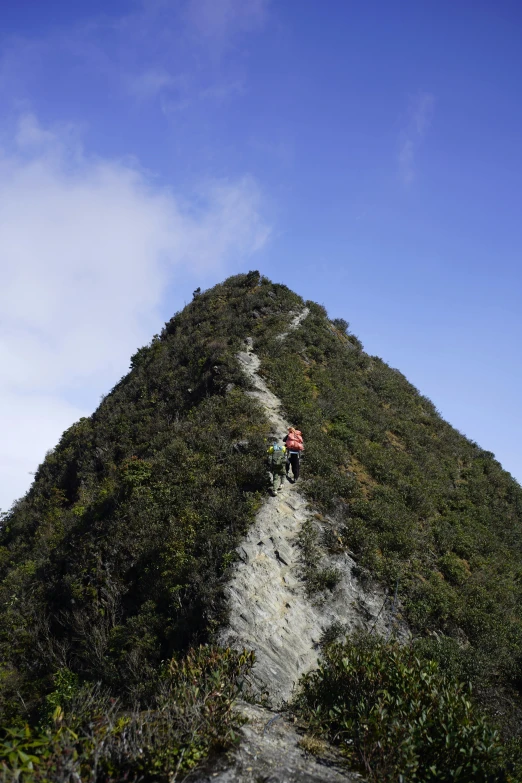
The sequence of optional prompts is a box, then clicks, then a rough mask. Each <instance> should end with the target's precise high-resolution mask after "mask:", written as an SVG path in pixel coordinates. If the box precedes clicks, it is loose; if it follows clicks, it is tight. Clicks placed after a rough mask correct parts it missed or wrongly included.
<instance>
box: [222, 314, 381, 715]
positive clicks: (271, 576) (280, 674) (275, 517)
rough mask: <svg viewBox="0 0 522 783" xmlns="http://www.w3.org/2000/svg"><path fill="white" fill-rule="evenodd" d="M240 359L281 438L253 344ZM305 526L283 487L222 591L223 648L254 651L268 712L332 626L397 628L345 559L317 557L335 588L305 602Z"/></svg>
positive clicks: (298, 505)
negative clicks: (331, 572) (225, 611)
mask: <svg viewBox="0 0 522 783" xmlns="http://www.w3.org/2000/svg"><path fill="white" fill-rule="evenodd" d="M306 315H307V311H306V310H305V311H303V312H302V313H300V314H298V315H296V316H295V317H294V319H293V320H292V322H291V324H290V325H289V330H288V332H286V333H284V334H283V335H282V337H283V339H284V337H285V336H286V335H287V334H288V333H289V331H290V330H291V329H295V328H298V327H299V326H300V325H301V323H302V322H303V320H304V319H305V318H306ZM238 359H239V362H240V364H241V366H242V368H243V371H244V372H245V374H246V375H247V376H248V378H249V379H250V381H251V383H252V385H253V387H254V388H253V390H252V391H250V392H248V393H249V394H251V395H252V396H253V397H255V398H256V399H257V400H258V401H259V402H260V404H261V405H262V407H263V409H264V411H265V413H266V415H267V417H268V419H269V420H270V422H271V424H272V430H273V433H274V434H277V435H279V436H282V435H284V434H285V432H286V430H287V428H288V422H287V420H286V418H285V415H284V412H283V411H282V410H281V404H280V401H279V399H278V397H276V395H275V394H273V393H272V392H271V391H270V389H269V388H268V386H267V385H266V383H265V381H264V380H263V379H262V378H261V377H260V375H259V372H258V370H259V365H260V361H259V358H258V357H257V356H256V354H255V352H254V350H253V341H252V339H251V338H247V340H246V341H245V350H244V351H242V352H241V353H240V354H239V355H238ZM307 520H310V521H311V522H312V524H314V525H316V526H317V524H318V523H317V522H316V520H315V519H314V515H313V511H312V509H311V508H310V507H309V505H308V503H307V501H306V499H305V497H304V496H303V495H302V494H301V492H300V491H299V484H290V483H287V484H286V485H285V487H284V488H283V490H282V491H281V492H278V493H277V496H276V497H268V498H267V500H266V502H265V504H264V505H263V508H262V509H261V510H260V512H259V513H258V516H257V519H256V522H255V524H254V526H253V527H252V528H251V530H250V531H249V533H248V535H247V536H246V538H245V540H244V541H243V543H242V544H241V545H240V547H239V548H238V550H237V553H238V556H239V562H238V564H237V567H236V569H235V572H234V575H233V578H232V580H231V581H230V583H229V584H228V586H227V588H226V597H227V601H228V608H229V617H230V619H229V625H228V627H227V628H226V629H225V630H224V631H223V632H222V634H221V642H222V643H223V644H226V645H230V646H233V647H239V648H242V647H246V648H248V649H253V650H255V653H256V665H255V667H254V672H253V680H254V682H253V684H254V687H255V690H256V691H257V692H259V693H263V694H265V695H266V696H268V698H269V700H270V702H271V703H272V704H274V705H279V704H281V703H283V702H285V701H287V700H289V699H290V698H291V696H292V691H293V689H294V688H295V685H296V683H297V681H298V680H299V678H300V676H301V675H302V674H303V673H304V672H306V671H309V670H310V669H311V668H312V667H314V666H315V665H316V663H317V659H318V653H319V650H320V641H321V637H322V636H323V634H324V633H325V632H327V631H328V629H329V628H331V627H332V626H335V627H338V628H342V629H343V630H345V631H346V632H347V633H349V632H351V631H353V630H354V629H356V628H361V627H374V628H375V630H376V632H379V633H382V634H388V632H389V630H390V628H391V625H392V623H393V624H396V619H395V616H392V614H394V613H392V612H390V609H389V607H388V606H387V605H386V603H387V602H386V596H385V594H384V593H383V592H382V591H381V590H380V589H378V588H377V587H367V586H365V587H363V586H362V585H361V584H360V582H359V581H358V580H357V579H356V578H355V575H354V570H355V566H356V564H355V561H354V560H353V559H352V558H351V557H350V556H349V555H348V554H344V553H343V554H340V555H335V556H332V555H328V554H327V553H326V552H325V553H324V554H323V557H322V562H321V566H322V567H324V566H329V567H335V569H336V571H337V572H338V577H339V579H338V583H337V585H336V586H335V587H334V589H333V590H331V591H330V590H326V591H325V592H324V593H321V594H320V595H318V596H315V597H314V599H312V598H310V597H309V594H308V591H307V585H306V582H305V580H304V578H303V563H302V559H301V550H300V547H299V544H298V538H299V533H300V531H301V529H302V527H303V524H304V523H305V522H306V521H307Z"/></svg>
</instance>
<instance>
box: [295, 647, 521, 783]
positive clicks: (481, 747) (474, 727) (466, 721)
mask: <svg viewBox="0 0 522 783" xmlns="http://www.w3.org/2000/svg"><path fill="white" fill-rule="evenodd" d="M295 708H296V709H297V710H298V711H299V712H300V713H301V715H302V716H303V717H304V718H305V719H306V720H307V721H309V723H310V726H311V728H312V729H314V730H315V732H316V733H317V734H319V735H321V734H323V735H326V736H328V737H329V738H330V740H332V741H333V742H334V743H335V744H337V745H339V746H340V748H341V749H342V752H343V753H344V755H345V756H346V757H347V759H349V761H351V762H352V763H355V764H357V765H358V766H359V767H360V768H361V770H362V771H363V772H364V774H365V775H366V776H367V777H368V779H369V780H370V781H372V782H373V781H374V782H375V783H377V781H379V783H382V782H383V781H389V782H390V783H392V781H393V782H394V783H395V781H399V782H400V783H428V781H442V780H444V781H448V782H449V781H451V782H452V783H453V781H458V783H501V781H509V780H513V781H514V780H515V778H510V777H509V775H508V774H507V773H506V771H505V769H506V764H505V762H506V759H505V755H504V751H503V750H502V747H501V745H500V743H499V739H498V735H497V732H496V731H495V730H494V729H493V728H491V727H490V726H489V724H488V723H487V721H486V720H485V719H484V718H483V717H482V715H480V714H479V713H478V712H477V710H476V708H475V707H474V705H473V703H472V697H471V688H470V686H469V685H465V684H464V683H462V682H459V681H458V680H454V679H451V678H449V677H448V676H446V675H445V674H444V673H443V672H442V671H441V670H440V668H439V666H438V664H437V663H436V662H435V661H427V660H425V659H422V658H420V657H418V656H417V655H416V651H415V645H414V644H413V645H409V646H400V645H399V644H397V643H396V642H391V643H387V642H385V641H383V640H382V639H378V638H376V637H373V636H371V635H368V634H364V635H363V634H361V635H359V636H357V637H355V638H353V639H352V640H349V641H348V640H347V641H345V642H342V643H339V642H335V643H333V644H331V645H329V646H327V647H326V649H325V651H324V657H323V660H322V662H321V664H320V666H319V668H318V669H317V670H316V671H314V672H312V673H310V674H307V675H305V676H304V677H303V679H302V681H301V691H300V694H299V696H298V698H297V700H296V703H295Z"/></svg>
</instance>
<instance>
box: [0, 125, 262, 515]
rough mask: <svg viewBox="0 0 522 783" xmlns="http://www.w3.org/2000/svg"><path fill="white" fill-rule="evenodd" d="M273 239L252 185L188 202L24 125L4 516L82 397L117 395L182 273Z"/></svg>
mask: <svg viewBox="0 0 522 783" xmlns="http://www.w3.org/2000/svg"><path fill="white" fill-rule="evenodd" d="M71 139H72V140H73V141H71ZM268 233H269V232H268V228H267V227H266V225H265V224H264V222H263V220H262V218H261V217H260V195H259V191H258V188H257V187H256V184H255V182H253V181H252V180H251V179H249V178H243V179H241V180H239V181H220V182H211V183H206V184H204V185H202V186H201V187H200V189H199V191H198V192H197V193H196V194H195V195H194V198H193V199H192V201H190V202H188V201H187V200H181V199H179V198H177V197H176V196H175V195H174V194H173V193H172V192H171V191H169V190H167V189H163V188H160V187H158V186H157V185H156V184H155V183H154V182H153V180H152V178H151V177H150V176H148V175H147V174H146V173H144V172H143V171H141V170H140V169H139V168H138V167H137V166H136V165H132V164H131V163H129V162H125V161H118V160H104V159H98V158H92V157H88V156H86V155H85V154H84V153H83V152H82V149H81V145H79V144H78V143H77V140H75V134H74V133H71V130H70V129H65V131H63V132H62V130H58V131H49V130H48V129H43V128H41V127H40V125H39V124H38V122H37V121H36V120H35V118H34V117H31V116H28V117H24V118H22V120H21V122H20V124H19V126H18V129H17V132H16V135H15V141H14V143H13V145H12V146H11V148H10V151H9V152H4V153H3V154H2V155H0V264H1V286H0V312H1V313H2V319H1V323H0V367H2V373H1V376H0V431H1V432H2V439H1V445H0V466H1V467H2V474H1V477H0V508H2V507H3V508H5V507H6V505H9V504H10V502H11V501H12V500H13V498H14V497H16V494H17V493H19V492H20V486H19V483H20V482H18V484H17V483H16V481H14V479H13V475H14V474H15V473H16V475H18V476H19V475H21V474H20V471H22V474H23V475H24V476H26V478H27V481H29V478H30V477H29V476H27V472H28V471H30V470H34V469H35V466H36V465H37V464H38V462H39V461H41V459H42V458H43V456H44V452H45V450H46V449H48V448H51V447H52V446H54V445H55V442H56V440H57V438H58V437H59V435H60V434H61V431H62V430H63V428H64V426H66V425H67V424H70V423H72V422H73V421H74V420H75V419H76V418H77V417H78V415H81V413H82V411H81V410H80V407H81V406H78V405H76V404H74V402H73V403H71V400H74V399H75V394H76V398H78V397H77V395H78V390H81V392H82V395H83V397H84V398H85V396H86V395H87V396H89V394H90V395H91V397H92V395H95V396H94V397H93V398H94V399H95V398H96V396H99V394H100V393H101V392H102V391H107V389H108V388H109V387H110V386H111V385H112V384H113V383H114V382H115V381H116V380H118V378H119V377H120V376H121V374H122V373H123V372H125V371H126V369H127V366H128V358H129V356H130V354H131V353H133V352H134V351H135V349H136V348H137V347H138V346H140V345H142V344H143V343H144V342H147V341H148V340H149V339H150V337H151V336H152V334H153V332H154V331H157V328H158V324H159V322H160V317H159V307H160V304H161V299H162V295H163V292H164V291H165V288H166V286H167V285H168V284H171V283H172V281H173V278H175V271H176V269H178V270H188V271H189V273H190V274H192V275H193V276H194V277H195V278H197V277H198V275H201V274H203V273H205V272H208V271H209V270H220V274H224V270H225V268H227V267H229V266H230V265H231V264H233V263H234V262H237V260H238V259H239V258H244V257H245V256H248V254H250V253H253V252H255V251H256V250H257V249H259V248H260V247H261V246H262V245H263V244H264V243H265V242H266V240H267V237H268ZM196 284H197V283H196ZM75 390H76V392H75ZM31 433H33V434H34V437H31ZM19 444H23V449H22V450H20V449H19ZM22 484H23V481H22Z"/></svg>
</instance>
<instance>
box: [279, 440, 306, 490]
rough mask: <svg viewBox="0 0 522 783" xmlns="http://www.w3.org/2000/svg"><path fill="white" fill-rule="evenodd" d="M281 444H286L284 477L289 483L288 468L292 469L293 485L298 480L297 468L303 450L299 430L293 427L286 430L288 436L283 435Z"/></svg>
mask: <svg viewBox="0 0 522 783" xmlns="http://www.w3.org/2000/svg"><path fill="white" fill-rule="evenodd" d="M283 442H284V443H285V444H286V453H287V462H286V476H287V478H288V480H289V481H290V477H289V475H288V473H289V470H290V468H292V475H293V479H294V483H295V482H296V481H297V479H298V478H299V468H300V464H301V452H302V451H303V449H304V445H303V436H302V435H301V433H300V431H299V430H296V429H295V427H289V428H288V435H285V437H284V438H283Z"/></svg>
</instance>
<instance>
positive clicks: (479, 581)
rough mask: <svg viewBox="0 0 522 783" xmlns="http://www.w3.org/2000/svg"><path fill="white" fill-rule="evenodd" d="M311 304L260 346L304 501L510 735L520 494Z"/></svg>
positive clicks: (517, 652)
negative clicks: (444, 646)
mask: <svg viewBox="0 0 522 783" xmlns="http://www.w3.org/2000/svg"><path fill="white" fill-rule="evenodd" d="M307 304H308V305H309V307H310V314H309V316H308V317H307V318H306V319H305V320H304V321H303V322H302V324H301V326H300V327H299V329H297V330H295V331H294V332H292V333H291V334H290V335H289V336H288V337H287V339H286V340H285V341H284V342H280V341H276V340H273V339H272V337H271V335H269V334H263V335H260V337H259V339H258V340H257V342H256V350H257V351H258V352H259V353H260V354H261V356H262V370H263V372H264V374H265V377H266V378H267V380H268V382H269V384H270V386H271V388H272V390H273V391H274V392H275V393H276V394H277V395H278V396H279V397H280V398H281V400H282V402H283V405H284V407H285V409H286V411H287V413H288V415H289V417H290V418H291V419H292V422H293V423H295V424H296V425H297V426H298V427H299V428H300V429H301V430H302V431H303V433H304V436H305V442H306V459H305V461H304V462H303V468H302V474H303V479H304V482H303V490H304V491H305V493H306V494H307V495H308V498H309V499H310V500H311V501H312V502H313V503H314V504H315V505H316V507H317V505H318V506H319V507H320V510H321V511H322V512H323V514H327V515H328V516H329V518H330V519H331V520H333V522H334V525H335V528H336V531H337V533H336V535H337V539H338V540H341V541H342V542H343V544H344V547H345V548H346V550H349V551H351V552H353V553H354V554H355V557H356V559H357V565H358V568H359V570H360V572H361V573H367V572H370V573H371V575H372V576H373V577H374V578H377V579H378V580H380V581H381V583H384V584H387V585H388V587H389V588H390V589H394V588H395V584H396V583H397V581H398V583H399V597H400V600H401V611H402V612H403V613H404V614H405V615H406V618H407V620H408V622H409V625H410V628H411V629H412V631H413V632H414V633H416V634H420V635H426V634H430V633H435V632H436V633H437V634H438V635H439V637H440V636H441V635H443V636H446V637H448V638H450V639H452V640H454V641H455V642H456V643H457V644H458V645H459V646H460V648H461V649H462V655H461V658H462V659H463V660H464V659H465V660H466V664H465V666H464V668H465V669H466V670H467V671H469V673H470V676H471V677H472V680H473V687H474V693H475V694H476V696H477V698H478V699H479V700H480V701H481V702H482V703H483V704H484V705H486V706H488V705H489V708H490V711H491V713H492V714H493V715H494V716H495V719H496V720H498V721H500V722H501V723H502V724H503V733H504V735H505V736H510V735H512V734H513V732H514V731H519V730H520V726H521V725H522V704H521V698H520V685H521V683H522V489H521V488H520V486H519V485H518V484H517V482H516V481H514V479H513V478H512V477H511V476H510V475H509V474H508V473H506V471H504V470H503V469H502V467H501V466H500V465H499V463H498V462H497V461H496V460H495V459H494V456H493V455H492V454H491V453H490V452H488V451H484V450H483V449H481V448H480V447H479V446H477V444H476V443H473V442H472V441H470V440H468V439H467V438H465V437H464V436H463V435H461V434H460V433H459V432H457V431H456V430H455V429H453V428H452V427H451V426H450V425H449V424H448V423H447V422H445V421H444V420H443V419H442V417H441V416H440V414H439V413H438V412H437V410H436V409H435V407H434V405H433V404H432V403H431V402H430V401H429V400H428V399H426V398H425V397H423V396H422V395H421V394H419V392H418V391H417V390H416V389H415V388H414V387H413V386H412V385H411V384H410V383H409V382H408V381H407V380H406V378H405V377H404V376H403V375H402V374H401V373H400V372H398V371H397V370H394V369H391V368H390V367H388V366H387V365H386V364H385V363H384V362H383V361H382V360H381V359H379V358H377V357H371V356H368V355H367V354H365V353H363V352H362V350H360V348H358V347H357V346H356V345H355V344H354V343H353V342H351V341H350V335H345V334H343V333H342V331H340V330H339V329H336V328H335V323H334V326H332V323H331V322H330V321H328V318H327V317H326V315H325V312H324V309H323V308H321V307H319V306H318V305H315V304H314V303H311V302H308V303H307ZM310 573H311V572H310ZM442 665H444V664H443V662H442ZM463 665H464V664H463ZM514 727H516V728H514Z"/></svg>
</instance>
